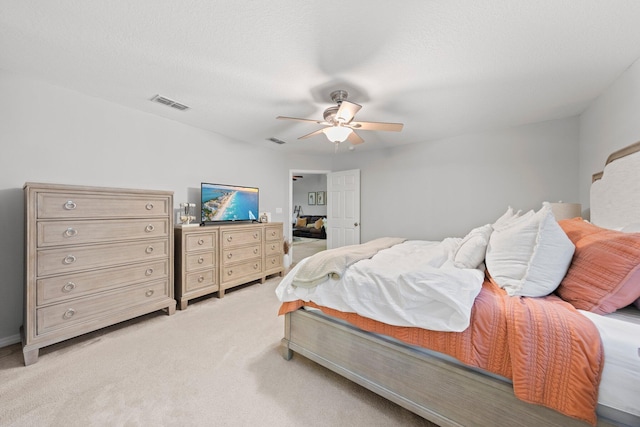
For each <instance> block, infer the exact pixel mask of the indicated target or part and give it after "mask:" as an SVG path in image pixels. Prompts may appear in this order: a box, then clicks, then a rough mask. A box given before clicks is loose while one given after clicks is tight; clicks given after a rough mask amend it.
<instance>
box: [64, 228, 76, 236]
mask: <svg viewBox="0 0 640 427" xmlns="http://www.w3.org/2000/svg"><path fill="white" fill-rule="evenodd" d="M62 234H63V235H64V237H73V236H77V235H78V230H76V229H75V228H71V227H69V228H67V229H66V230H64V233H62Z"/></svg>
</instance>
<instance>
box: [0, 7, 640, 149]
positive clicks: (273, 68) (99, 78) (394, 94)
mask: <svg viewBox="0 0 640 427" xmlns="http://www.w3.org/2000/svg"><path fill="white" fill-rule="evenodd" d="M0 10H2V12H1V13H0V68H3V69H5V70H8V71H10V72H16V73H20V74H24V75H27V76H29V77H33V78H36V79H38V80H43V81H47V82H49V83H52V84H54V85H58V86H62V87H67V88H70V89H74V90H77V91H79V92H82V93H85V94H88V95H90V96H95V97H99V98H103V99H106V100H109V101H112V102H115V103H118V104H122V105H125V106H128V107H131V108H134V109H138V110H142V111H146V112H149V113H152V114H156V115H158V116H163V117H167V118H170V119H173V120H176V121H179V122H183V123H186V124H189V125H192V126H196V127H199V128H203V129H207V130H211V131H213V132H216V133H219V134H222V135H226V136H228V137H231V138H234V139H236V140H239V141H244V142H247V143H250V144H257V145H260V146H263V147H269V148H273V149H274V150H281V151H288V152H314V153H327V154H328V153H333V151H334V148H333V145H332V144H331V143H330V142H329V141H327V139H326V138H325V137H324V136H323V135H319V136H316V137H313V138H310V139H305V140H297V137H298V136H301V135H304V134H306V133H309V132H311V131H313V130H315V129H318V128H319V127H320V126H317V125H314V124H308V123H295V122H286V121H280V120H275V117H276V116H278V115H284V116H294V117H303V118H310V119H321V118H322V112H323V111H324V109H325V108H327V107H329V106H331V105H332V102H331V100H330V98H329V93H330V92H331V91H332V90H334V89H346V90H347V91H349V92H350V96H349V100H350V101H352V102H356V103H359V104H361V105H362V106H363V108H362V110H360V112H359V113H358V114H357V116H356V119H357V120H364V121H388V122H403V123H404V124H405V127H404V129H403V131H402V132H400V133H392V132H371V131H360V135H361V136H362V137H363V138H364V139H365V144H362V145H360V146H358V147H357V150H366V149H379V148H385V147H390V146H396V145H399V144H409V143H415V142H423V141H428V140H433V139H439V138H443V137H447V136H454V135H460V134H464V133H468V132H478V131H483V130H489V129H495V128H505V127H510V126H517V125H521V124H526V123H532V122H540V121H545V120H551V119H557V118H562V117H569V116H573V115H576V114H579V113H580V112H581V111H583V110H584V108H585V107H586V106H587V105H588V104H589V103H590V102H591V101H592V100H593V99H594V98H595V97H597V96H598V94H599V93H601V92H602V91H603V90H604V89H606V88H607V87H608V86H609V85H610V84H611V83H612V82H613V81H614V80H615V79H616V78H617V77H618V76H620V74H621V73H622V72H624V70H625V69H626V68H628V67H629V66H630V65H631V64H632V63H633V62H634V61H635V60H636V59H637V58H639V57H640V24H638V22H640V1H637V0H536V1H533V0H491V1H489V0H484V1H483V0H441V1H427V0H407V1H375V0H349V1H336V0H325V1H322V2H320V1H314V2H311V1H305V2H302V1H299V0H272V1H269V2H262V1H249V0H232V1H217V0H191V1H175V0H129V1H124V0H122V1H102V0H100V1H98V0H60V1H43V0H0ZM156 94H160V95H162V96H165V97H168V98H171V99H174V100H176V101H178V102H180V103H182V104H186V105H188V106H189V107H191V108H190V109H189V110H187V111H182V112H181V111H176V110H173V109H171V108H168V107H166V106H163V105H160V104H155V103H152V102H150V101H149V100H150V99H151V98H152V97H153V96H154V95H156ZM269 137H276V138H279V139H281V140H284V141H286V144H284V145H276V144H274V143H273V142H270V141H267V140H266V138H269ZM348 145H349V144H348V143H347V144H342V146H341V148H340V151H339V153H340V152H344V151H346V148H347V146H348Z"/></svg>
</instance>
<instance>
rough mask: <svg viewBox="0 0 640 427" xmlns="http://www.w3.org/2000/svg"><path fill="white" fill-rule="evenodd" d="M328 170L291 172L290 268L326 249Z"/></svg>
mask: <svg viewBox="0 0 640 427" xmlns="http://www.w3.org/2000/svg"><path fill="white" fill-rule="evenodd" d="M329 172H331V171H328V170H307V169H304V170H303V169H291V170H290V171H289V210H288V213H289V215H288V218H289V221H288V224H289V225H288V236H289V241H290V242H291V246H290V250H289V256H290V260H291V266H294V265H295V264H296V263H297V262H300V260H301V259H303V258H306V257H308V256H311V255H313V254H315V253H317V252H321V251H323V250H325V249H326V248H327V240H326V229H325V226H324V222H325V221H323V220H322V219H323V218H324V219H325V220H326V217H327V204H326V203H327V174H328V173H329Z"/></svg>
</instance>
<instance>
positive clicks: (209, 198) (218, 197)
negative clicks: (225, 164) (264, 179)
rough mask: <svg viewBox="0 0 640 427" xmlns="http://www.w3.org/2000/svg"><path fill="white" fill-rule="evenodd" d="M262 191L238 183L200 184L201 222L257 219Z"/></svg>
mask: <svg viewBox="0 0 640 427" xmlns="http://www.w3.org/2000/svg"><path fill="white" fill-rule="evenodd" d="M259 195H260V191H259V189H258V188H254V187H241V186H238V185H223V184H210V183H208V182H203V183H201V184H200V202H201V206H202V208H201V212H202V214H201V222H202V223H203V224H207V223H208V224H210V223H213V222H225V221H226V222H228V221H255V220H257V219H258V201H259V199H260V196H259Z"/></svg>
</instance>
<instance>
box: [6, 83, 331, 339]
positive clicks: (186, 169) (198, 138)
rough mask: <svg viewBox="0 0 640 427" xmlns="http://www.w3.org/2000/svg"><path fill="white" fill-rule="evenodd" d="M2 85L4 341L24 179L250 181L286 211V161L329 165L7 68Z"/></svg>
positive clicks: (16, 293)
mask: <svg viewBox="0 0 640 427" xmlns="http://www.w3.org/2000/svg"><path fill="white" fill-rule="evenodd" d="M0 93H2V94H3V96H2V97H1V98H0V117H1V118H2V119H1V120H0V139H1V141H2V156H0V230H1V236H2V239H1V240H0V272H1V274H0V301H2V302H3V309H2V310H0V347H2V346H3V345H6V344H10V343H11V342H17V341H18V331H19V327H20V325H21V324H22V310H23V302H22V300H23V295H22V293H23V277H24V273H23V250H24V236H23V230H24V226H23V221H24V220H23V215H24V206H23V195H22V187H23V185H24V183H25V182H27V181H30V182H50V183H59V184H79V185H96V186H108V187H123V188H142V189H158V190H171V191H174V204H175V206H178V204H179V203H180V202H184V201H192V202H197V201H198V199H199V192H200V182H201V181H206V182H222V183H226V184H238V185H246V186H253V187H259V188H260V210H261V211H270V212H271V213H272V221H284V220H285V218H286V221H289V217H290V215H289V214H288V204H289V170H290V169H296V168H298V169H319V170H327V169H330V167H331V157H329V156H327V157H323V156H300V155H297V156H284V155H282V154H281V153H280V152H278V151H276V150H271V149H267V148H264V149H262V148H260V147H256V146H252V145H249V144H245V143H242V142H238V141H233V140H230V139H228V138H225V137H223V136H220V135H217V134H214V133H211V132H207V131H204V130H200V129H196V128H193V127H189V126H185V125H182V124H180V123H178V122H175V121H172V120H167V119H164V118H160V117H157V116H154V115H151V114H146V113H142V112H139V111H135V110H131V109H128V108H124V107H121V106H119V105H116V104H113V103H109V102H106V101H102V100H99V99H96V98H92V97H88V96H85V95H82V94H80V93H77V92H74V91H70V90H67V89H63V88H60V87H55V86H51V85H48V84H46V83H42V82H37V81H33V80H29V79H26V78H23V77H20V76H16V75H13V74H9V73H6V72H4V71H0ZM277 208H281V209H282V213H281V214H277V213H276V209H277Z"/></svg>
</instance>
